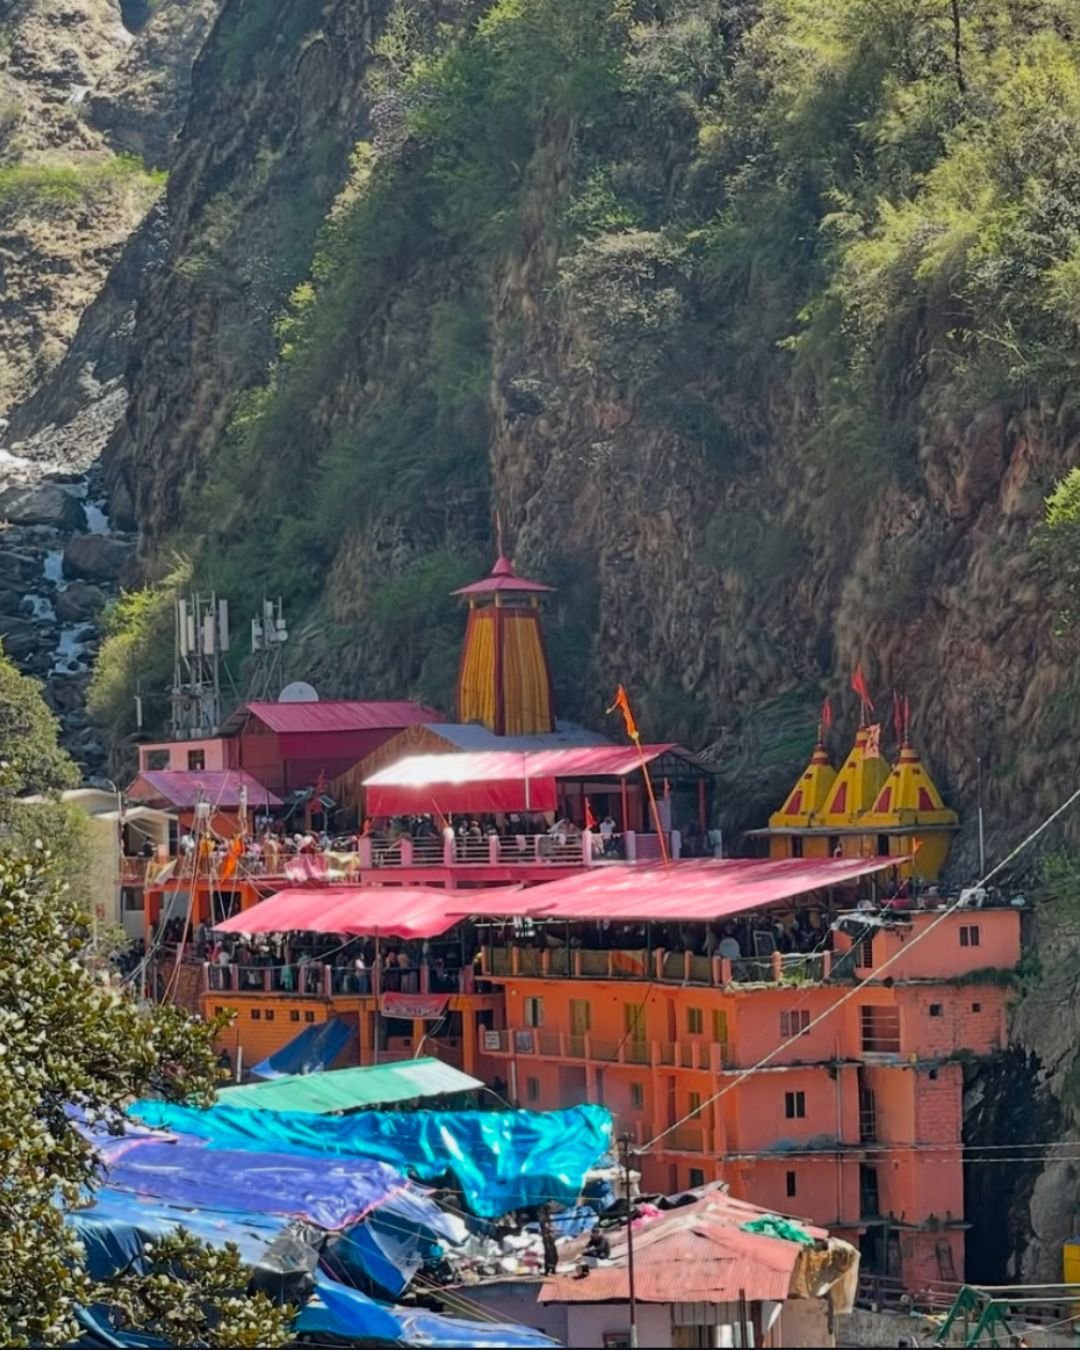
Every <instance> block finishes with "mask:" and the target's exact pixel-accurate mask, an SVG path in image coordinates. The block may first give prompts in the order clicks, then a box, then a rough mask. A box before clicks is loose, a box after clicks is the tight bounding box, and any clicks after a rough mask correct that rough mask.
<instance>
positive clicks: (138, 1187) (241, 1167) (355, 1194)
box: [102, 1139, 408, 1231]
mask: <svg viewBox="0 0 1080 1350" xmlns="http://www.w3.org/2000/svg"><path fill="white" fill-rule="evenodd" d="M103 1153H104V1155H105V1159H104V1162H103V1164H102V1166H103V1169H104V1171H105V1175H106V1177H107V1179H108V1182H109V1185H110V1186H112V1187H114V1188H115V1189H118V1190H125V1191H135V1192H137V1193H138V1194H140V1195H154V1196H157V1197H158V1198H159V1199H162V1200H171V1201H172V1202H173V1203H175V1204H181V1205H190V1206H191V1207H192V1208H194V1209H200V1208H207V1207H213V1208H215V1209H243V1210H251V1211H254V1212H256V1213H260V1214H288V1215H290V1216H292V1217H294V1218H298V1219H307V1220H308V1221H309V1222H311V1223H315V1224H318V1225H319V1227H320V1228H326V1229H329V1230H331V1231H333V1230H336V1229H340V1228H348V1227H349V1226H350V1225H351V1224H354V1223H359V1221H360V1220H361V1219H362V1218H363V1217H364V1215H365V1214H368V1213H370V1211H371V1210H373V1209H374V1208H376V1206H378V1205H380V1204H382V1203H383V1201H384V1200H386V1199H387V1198H388V1197H389V1196H391V1195H393V1194H394V1193H395V1192H396V1191H399V1190H401V1189H402V1188H403V1187H405V1186H406V1185H408V1183H407V1182H406V1180H405V1178H404V1177H403V1176H402V1175H401V1173H400V1172H399V1171H397V1169H396V1168H394V1167H391V1166H390V1165H389V1164H388V1163H384V1162H380V1161H378V1160H377V1159H374V1158H335V1159H331V1158H324V1159H318V1160H317V1159H314V1158H305V1157H301V1156H299V1155H297V1154H288V1153H251V1152H245V1151H242V1150H238V1149H222V1150H218V1149H212V1148H207V1147H206V1145H205V1144H184V1143H176V1144H170V1143H160V1142H158V1141H157V1140H138V1139H136V1140H133V1141H131V1142H130V1143H129V1144H128V1145H127V1147H126V1148H124V1149H120V1148H118V1149H109V1148H108V1147H107V1146H106V1148H105V1149H104V1150H103Z"/></svg>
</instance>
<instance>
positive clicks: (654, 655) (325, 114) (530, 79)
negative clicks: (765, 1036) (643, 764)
mask: <svg viewBox="0 0 1080 1350" xmlns="http://www.w3.org/2000/svg"><path fill="white" fill-rule="evenodd" d="M834 8H835V13H831V14H823V13H821V12H820V10H819V8H818V7H814V6H810V5H807V4H805V3H803V0H771V2H770V3H767V4H765V5H764V6H763V7H762V8H761V9H760V10H759V9H758V8H757V7H755V6H754V5H752V4H746V5H729V4H724V3H720V0H679V2H678V3H665V4H647V3H641V4H637V5H620V6H614V7H613V6H611V5H610V4H608V3H606V0H604V3H600V2H599V0H597V2H596V3H593V2H592V0H589V3H584V4H581V5H578V6H575V7H574V8H573V12H572V13H568V12H567V11H566V9H565V7H563V6H560V5H558V4H556V3H554V0H513V3H511V0H501V2H500V3H495V4H490V5H487V6H483V5H477V4H466V3H459V4H448V5H446V6H444V7H443V10H442V12H441V13H440V14H439V15H437V16H434V17H432V16H430V15H429V14H428V13H427V11H426V10H425V9H423V8H421V7H412V6H408V5H400V4H399V5H396V6H394V7H392V8H391V7H389V6H388V5H387V4H384V3H381V2H380V3H371V4H369V5H367V6H365V7H362V8H360V9H358V8H357V7H356V6H355V5H351V4H350V5H346V4H344V3H337V4H335V3H330V4H329V5H328V6H326V7H325V8H324V10H323V11H322V13H321V14H320V15H319V17H318V19H317V21H316V20H315V19H314V18H311V17H310V16H307V17H305V14H304V13H303V11H302V10H300V9H298V8H296V7H287V8H278V7H275V6H272V5H270V4H268V3H265V2H263V3H259V2H257V0H245V2H244V3H241V0H232V3H229V4H227V6H226V8H225V11H224V14H223V18H222V21H221V23H220V25H219V27H218V29H217V31H216V33H215V35H214V39H213V41H212V42H211V43H210V45H209V47H208V48H207V50H206V52H205V54H204V56H203V58H202V59H201V61H200V63H199V65H198V67H197V70H196V73H195V77H194V86H195V96H194V111H193V115H192V119H191V121H190V122H189V125H188V128H187V132H186V135H185V142H184V146H183V150H182V153H181V155H180V158H179V160H178V162H177V164H176V166H175V169H174V172H173V174H172V177H171V180H170V185H169V192H168V209H169V215H170V219H171V233H170V239H169V248H170V256H169V265H168V267H167V268H165V269H163V270H162V271H161V273H160V274H158V276H157V277H156V279H155V281H154V282H153V284H152V286H151V287H150V289H149V291H148V292H147V293H146V294H145V295H144V299H143V303H142V305H141V307H140V312H139V325H140V327H139V334H138V338H137V342H136V349H137V351H138V358H137V364H136V366H135V368H134V369H133V371H132V378H131V383H132V396H133V405H132V413H131V416H130V418H129V426H128V430H127V432H126V433H125V434H124V435H123V436H122V437H120V438H118V441H117V443H116V445H115V447H114V451H113V453H112V454H111V457H110V473H111V474H112V475H113V478H114V480H124V481H125V482H126V485H127V488H128V489H129V490H130V492H131V494H132V495H133V497H134V498H135V500H136V503H137V514H138V516H139V519H140V523H141V525H142V527H143V530H144V540H145V546H146V551H147V556H148V557H152V556H153V554H154V552H155V550H164V549H166V548H167V547H168V546H169V545H170V544H172V543H173V542H176V541H177V539H178V538H179V541H180V542H181V543H183V544H185V545H190V544H191V543H192V542H193V541H194V540H196V539H198V540H199V541H200V542H199V543H198V545H197V548H198V554H199V563H198V566H199V568H200V570H201V572H202V574H203V575H204V576H205V577H206V578H208V579H212V580H213V581H215V582H216V583H218V584H219V585H221V586H223V587H224V588H226V589H227V590H229V592H230V594H232V595H233V597H234V604H235V603H245V602H246V603H252V604H253V603H254V602H255V600H257V598H258V597H259V595H261V593H262V592H263V590H264V589H266V590H269V591H271V592H274V593H276V592H277V591H279V590H280V591H282V592H283V593H284V594H285V595H286V597H287V600H288V601H289V602H290V605H291V608H292V611H293V614H294V617H295V618H296V619H300V618H304V619H307V620H310V622H311V624H312V629H311V641H308V642H306V643H305V644H304V661H305V664H306V665H307V667H308V671H307V673H309V674H311V673H314V674H315V675H316V676H317V677H318V678H320V679H321V680H322V681H323V683H324V685H326V687H327V692H330V691H331V689H335V690H342V689H345V688H347V687H352V688H355V687H357V686H361V687H365V688H368V689H371V690H372V691H373V692H374V691H376V690H379V691H389V690H392V689H394V690H399V691H404V690H407V689H412V688H415V689H418V690H419V691H420V692H422V693H424V694H425V695H426V696H428V697H429V698H435V699H436V700H441V701H443V702H445V701H446V699H447V695H448V686H449V682H450V678H451V676H452V668H453V660H452V658H453V647H454V641H455V637H456V630H457V616H456V615H455V614H454V612H453V610H452V608H451V607H450V606H449V604H448V603H447V602H446V601H445V599H444V595H445V591H446V590H448V589H449V588H450V585H451V584H452V583H453V582H455V581H456V580H458V579H459V577H460V576H461V575H463V574H464V573H465V572H466V571H468V570H469V569H470V568H475V567H477V566H479V565H482V563H483V561H484V560H485V558H486V557H487V555H488V554H489V553H490V549H491V535H490V530H491V521H492V517H493V514H494V508H496V507H497V508H499V509H500V510H501V513H502V517H503V520H504V522H505V523H506V526H507V530H508V533H509V536H510V538H511V539H512V540H513V542H514V546H515V550H516V553H517V555H518V557H519V558H520V560H521V561H522V562H523V563H525V564H526V565H527V566H528V567H529V568H530V569H532V570H535V571H540V572H543V573H544V574H545V575H547V576H549V577H551V578H552V579H553V580H555V581H556V582H560V583H562V592H561V596H560V600H559V602H558V606H559V607H558V609H557V612H556V614H555V616H554V620H553V628H554V630H555V647H556V665H557V668H558V672H559V677H560V680H561V686H562V695H563V706H564V708H565V710H566V711H567V712H568V713H572V714H575V715H578V716H586V717H595V716H596V715H597V712H598V710H599V709H600V707H601V705H602V700H603V699H604V697H605V694H606V691H607V690H608V688H609V687H610V685H611V684H612V682H613V680H615V679H617V678H621V679H623V680H624V681H625V682H627V683H628V684H629V685H631V686H632V687H633V688H634V689H636V690H637V691H638V694H639V697H640V698H641V700H642V703H643V707H644V713H645V720H646V725H647V726H649V728H650V730H654V731H655V732H656V733H657V734H665V735H666V734H673V735H681V736H683V737H684V738H686V739H690V740H693V741H695V742H701V741H704V740H710V739H719V740H720V742H721V745H722V746H723V747H724V749H725V750H726V751H727V752H728V757H729V758H730V756H731V754H732V753H735V754H736V757H739V756H741V762H742V763H743V764H745V765H748V766H757V765H758V764H759V762H760V761H761V759H762V758H764V760H765V762H766V763H765V768H766V770H767V769H768V767H769V765H770V764H773V765H775V767H776V770H777V774H778V777H777V778H776V779H775V782H778V781H779V779H780V778H782V777H783V776H784V775H785V774H787V773H789V772H791V770H792V769H793V768H794V766H795V764H796V762H797V760H798V758H799V756H800V755H801V754H802V753H803V751H804V749H805V741H806V736H807V734H808V732H809V729H810V727H811V725H812V713H811V712H810V709H811V708H812V707H813V705H814V704H815V703H816V701H817V699H818V698H819V697H820V691H821V689H822V688H833V689H835V688H837V687H842V686H843V684H844V683H845V681H846V672H848V671H850V669H851V668H852V667H853V666H854V664H855V662H856V661H857V660H862V661H863V662H864V664H865V665H866V666H867V667H868V669H869V670H870V672H871V675H872V679H873V682H874V685H875V687H876V688H878V689H881V690H886V689H887V688H888V686H889V685H897V686H900V687H902V688H905V689H907V690H908V691H910V694H911V697H912V701H913V705H914V710H915V723H916V726H917V728H918V734H919V738H920V740H921V742H922V743H923V744H924V746H925V747H926V749H927V751H928V752H929V753H930V755H931V759H932V763H933V767H934V769H935V771H936V772H937V773H938V774H940V775H941V777H942V779H943V780H944V783H945V785H946V787H947V790H948V792H949V794H950V795H951V796H952V797H953V798H954V799H956V800H957V801H958V802H959V804H960V805H961V806H967V805H970V804H971V802H972V798H973V793H974V786H975V777H976V758H977V757H978V756H981V757H982V758H983V760H984V764H985V766H986V769H987V775H986V783H987V796H988V808H989V810H990V812H991V817H992V819H993V820H994V822H995V823H996V824H999V825H1000V826H1002V827H1003V828H1006V829H1008V830H1010V831H1012V830H1017V829H1019V828H1021V826H1022V824H1023V823H1024V822H1025V821H1027V820H1030V819H1033V818H1034V817H1035V815H1037V813H1038V812H1039V811H1040V810H1042V809H1043V808H1045V807H1047V806H1048V805H1050V804H1052V803H1053V802H1054V801H1056V800H1057V799H1058V797H1059V795H1060V792H1061V788H1062V785H1063V783H1065V782H1066V781H1071V776H1072V760H1073V754H1072V751H1071V748H1070V746H1071V734H1072V733H1073V732H1074V731H1075V730H1076V706H1077V704H1076V700H1075V698H1074V697H1073V690H1072V684H1071V675H1070V670H1071V661H1072V654H1073V647H1072V643H1071V640H1069V639H1067V638H1064V637H1063V636H1062V635H1061V633H1060V632H1059V631H1058V629H1059V626H1060V625H1059V624H1058V622H1057V619H1058V615H1059V612H1060V609H1061V598H1060V596H1055V595H1054V594H1053V593H1052V591H1051V590H1049V589H1048V588H1049V586H1050V580H1049V578H1048V576H1047V574H1046V573H1045V572H1044V571H1041V570H1040V566H1041V565H1040V559H1039V557H1038V555H1037V554H1036V552H1035V551H1033V547H1032V541H1033V532H1034V530H1035V527H1036V526H1037V524H1038V523H1039V521H1040V520H1041V517H1042V511H1043V505H1042V503H1043V499H1044V497H1045V495H1046V493H1047V492H1048V491H1049V489H1050V488H1051V486H1052V485H1053V483H1054V481H1055V480H1056V478H1058V477H1059V476H1060V475H1061V474H1062V473H1063V472H1064V471H1065V470H1066V469H1067V467H1069V465H1070V464H1071V463H1072V462H1073V459H1074V443H1075V437H1076V418H1075V414H1074V411H1073V407H1072V403H1071V400H1070V389H1071V379H1072V366H1073V364H1074V358H1073V355H1072V350H1071V344H1072V337H1073V334H1074V332H1075V323H1076V317H1077V310H1076V300H1075V294H1076V283H1075V280H1074V276H1075V274H1076V263H1075V261H1074V258H1075V251H1076V250H1078V249H1080V219H1078V217H1077V208H1076V206H1075V201H1076V200H1077V194H1076V193H1074V192H1073V191H1072V183H1073V179H1074V177H1075V176H1076V175H1077V174H1078V173H1080V156H1078V155H1077V152H1076V150H1075V148H1074V147H1075V144H1076V143H1077V141H1076V138H1075V137H1074V135H1073V132H1074V131H1075V130H1077V129H1078V123H1080V77H1078V66H1077V59H1078V58H1077V53H1076V50H1075V43H1074V28H1073V24H1074V17H1075V16H1074V14H1073V6H1072V5H1071V4H1070V3H1066V0H1046V3H1037V4H1032V5H1028V6H1026V7H1023V8H1021V9H1017V8H1015V7H1012V6H1009V5H1005V4H1002V5H1000V6H990V7H989V8H987V7H980V8H979V11H978V12H975V11H974V10H973V11H972V12H971V13H970V14H968V13H967V12H966V11H961V12H959V15H958V17H959V22H960V28H959V31H958V33H957V31H954V26H953V23H952V21H951V18H950V14H951V11H949V9H948V7H938V6H909V5H902V4H900V3H897V4H895V5H893V4H887V5H885V6H880V5H873V6H871V5H868V4H866V3H864V0H846V3H844V4H842V5H840V6H837V7H834ZM478 15H480V16H481V17H480V18H479V20H477V16H478ZM957 42H959V47H957V45H956V44H957ZM358 142H359V143H360V148H359V149H358V150H356V151H355V153H353V159H352V168H351V171H350V172H349V174H348V175H346V173H345V165H346V162H347V159H348V156H349V154H350V153H351V152H353V149H354V146H356V144H357V143H358ZM342 189H343V193H342V196H341V198H340V199H339V201H338V204H337V206H336V207H335V208H334V211H333V213H332V214H331V216H330V217H329V220H328V222H327V223H326V224H325V225H324V226H323V228H322V232H321V235H320V236H319V239H318V243H317V244H316V243H314V241H315V237H316V231H317V229H318V226H319V222H320V220H321V218H322V216H323V214H324V211H325V209H326V207H327V205H328V203H329V202H330V200H331V199H332V198H333V197H334V196H335V194H336V193H337V192H338V191H339V190H342ZM307 277H310V280H305V278H307ZM301 281H303V282H304V284H303V285H302V286H300V287H299V288H298V289H297V290H296V292H295V294H294V296H293V300H292V303H291V306H287V305H286V296H287V295H288V293H289V292H290V290H291V289H292V288H293V287H294V286H296V285H297V283H300V282H301ZM275 323H276V325H277V334H276V337H275ZM277 348H280V352H281V355H280V357H278V356H277V355H276V349H277ZM178 520H179V521H181V522H182V524H181V528H180V530H179V532H178V531H177V529H176V524H177V521H178ZM403 625H404V630H403ZM312 661H314V663H315V670H314V672H312V671H311V669H310V666H311V663H312ZM777 700H778V701H777ZM991 727H993V728H994V734H993V736H991V735H990V733H989V730H988V729H989V728H991ZM763 782H767V783H768V785H769V787H768V790H769V791H772V790H774V779H773V777H772V775H771V774H770V773H768V772H766V773H764V775H763ZM764 804H765V802H764V798H763V799H762V800H760V801H757V802H754V803H753V807H754V809H755V810H761V809H763V807H764Z"/></svg>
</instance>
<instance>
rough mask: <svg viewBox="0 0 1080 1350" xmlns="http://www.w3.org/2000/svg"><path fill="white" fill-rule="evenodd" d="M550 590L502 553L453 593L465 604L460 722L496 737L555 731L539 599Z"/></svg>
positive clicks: (458, 708)
mask: <svg viewBox="0 0 1080 1350" xmlns="http://www.w3.org/2000/svg"><path fill="white" fill-rule="evenodd" d="M553 589H554V588H553V587H551V586H545V585H543V583H542V582H539V581H529V580H527V579H526V578H525V577H519V576H518V575H517V573H516V572H515V571H514V569H513V567H512V566H511V564H510V562H509V560H508V559H507V558H506V557H505V556H504V555H503V554H502V552H501V551H500V553H499V557H498V560H497V561H496V563H495V566H494V567H493V568H492V569H491V572H490V574H489V575H488V576H486V577H484V578H483V579H482V580H481V581H474V582H473V583H472V585H470V586H463V587H462V588H461V589H460V590H458V591H455V592H454V594H455V595H460V596H463V597H464V598H465V599H466V600H467V601H468V604H469V618H468V623H467V625H466V628H465V641H464V644H463V645H462V649H461V664H460V666H459V668H458V683H457V714H458V721H460V722H479V723H480V724H481V725H482V726H485V727H487V729H488V730H489V731H492V732H494V733H495V735H496V736H538V735H543V734H545V733H548V732H552V731H554V730H555V704H554V696H553V691H552V684H551V668H550V666H549V664H548V657H547V649H546V647H545V645H544V632H543V628H542V626H541V623H540V597H541V596H542V595H544V594H546V593H550V592H551V591H552V590H553Z"/></svg>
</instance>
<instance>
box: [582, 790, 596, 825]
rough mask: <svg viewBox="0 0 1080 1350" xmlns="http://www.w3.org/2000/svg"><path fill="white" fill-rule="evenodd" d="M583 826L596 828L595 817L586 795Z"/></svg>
mask: <svg viewBox="0 0 1080 1350" xmlns="http://www.w3.org/2000/svg"><path fill="white" fill-rule="evenodd" d="M585 828H586V829H587V830H595V829H596V817H595V816H594V815H593V813H592V807H591V806H590V805H589V799H588V797H586V798H585Z"/></svg>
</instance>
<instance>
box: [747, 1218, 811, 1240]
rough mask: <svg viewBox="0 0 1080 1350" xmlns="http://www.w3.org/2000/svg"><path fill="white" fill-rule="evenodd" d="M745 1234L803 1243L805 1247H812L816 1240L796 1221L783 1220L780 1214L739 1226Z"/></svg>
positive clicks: (751, 1220)
mask: <svg viewBox="0 0 1080 1350" xmlns="http://www.w3.org/2000/svg"><path fill="white" fill-rule="evenodd" d="M739 1227H740V1228H741V1229H742V1230H743V1232H744V1233H757V1234H758V1236H759V1237H771V1238H780V1239H781V1240H782V1241H784V1242H801V1243H802V1245H803V1246H804V1247H812V1246H813V1245H814V1239H813V1238H812V1237H811V1236H810V1234H809V1233H808V1232H807V1231H806V1229H805V1228H803V1227H802V1226H801V1225H800V1224H797V1223H796V1222H795V1220H794V1219H782V1218H781V1217H780V1216H779V1215H778V1214H765V1215H762V1217H761V1218H760V1219H750V1220H748V1221H747V1222H746V1223H741V1224H739Z"/></svg>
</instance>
